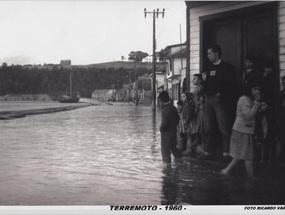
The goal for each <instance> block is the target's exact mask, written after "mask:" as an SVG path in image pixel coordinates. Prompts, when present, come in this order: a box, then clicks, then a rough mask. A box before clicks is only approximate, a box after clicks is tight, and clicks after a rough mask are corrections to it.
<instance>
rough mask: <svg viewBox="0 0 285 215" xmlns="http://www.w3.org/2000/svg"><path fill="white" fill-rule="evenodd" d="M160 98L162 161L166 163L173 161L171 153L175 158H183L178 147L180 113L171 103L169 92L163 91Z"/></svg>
mask: <svg viewBox="0 0 285 215" xmlns="http://www.w3.org/2000/svg"><path fill="white" fill-rule="evenodd" d="M158 99H159V100H160V104H161V125H160V128H159V129H160V133H161V154H162V161H163V162H164V163H166V164H170V163H171V153H172V155H173V156H174V158H175V159H180V158H181V152H179V150H178V149H177V125H178V123H179V114H178V112H177V109H176V107H174V106H173V105H172V104H171V103H170V99H169V94H168V92H166V91H162V92H161V93H160V94H159V96H158Z"/></svg>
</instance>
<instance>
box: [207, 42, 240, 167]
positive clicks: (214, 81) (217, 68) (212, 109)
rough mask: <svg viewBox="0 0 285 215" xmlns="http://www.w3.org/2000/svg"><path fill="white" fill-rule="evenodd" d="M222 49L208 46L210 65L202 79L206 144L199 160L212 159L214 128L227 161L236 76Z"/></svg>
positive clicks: (214, 148) (228, 158)
mask: <svg viewBox="0 0 285 215" xmlns="http://www.w3.org/2000/svg"><path fill="white" fill-rule="evenodd" d="M221 55H222V50H221V47H220V46H219V45H213V46H211V47H210V48H208V49H207V56H208V59H209V61H210V66H209V67H208V69H207V70H206V74H205V75H204V77H203V79H204V81H203V86H204V91H205V99H206V101H205V114H206V136H207V137H206V146H205V155H204V157H203V158H202V159H204V160H213V159H215V150H216V147H217V146H216V142H215V139H217V138H216V136H217V134H216V128H217V127H218V129H219V131H220V132H221V134H222V143H223V161H225V162H228V161H229V160H230V157H229V142H230V132H231V120H230V113H232V112H234V111H232V109H233V108H235V107H234V105H233V104H234V100H233V98H235V93H233V92H235V87H234V86H235V78H234V77H235V75H234V67H233V66H232V65H231V64H229V63H227V62H225V61H223V60H222V59H221Z"/></svg>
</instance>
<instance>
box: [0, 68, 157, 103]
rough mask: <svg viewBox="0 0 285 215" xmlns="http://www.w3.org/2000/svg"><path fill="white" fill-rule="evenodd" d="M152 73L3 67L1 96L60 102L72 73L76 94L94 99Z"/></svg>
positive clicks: (118, 70) (120, 70)
mask: <svg viewBox="0 0 285 215" xmlns="http://www.w3.org/2000/svg"><path fill="white" fill-rule="evenodd" d="M151 72H152V71H151V69H147V68H143V67H139V68H137V69H136V74H135V72H134V69H129V68H124V67H119V68H115V67H113V68H112V67H110V68H96V67H84V66H82V67H79V66H76V67H74V66H72V67H71V68H64V67H61V66H53V67H52V68H45V67H44V66H43V67H37V66H34V67H25V66H20V65H16V66H7V65H6V64H3V65H2V67H0V96H2V95H7V94H48V95H49V96H50V97H51V98H52V99H54V100H56V99H58V98H59V97H60V96H62V95H65V94H69V88H70V81H69V78H70V73H71V74H72V91H73V92H74V93H77V92H78V93H79V94H80V95H81V96H82V97H87V98H90V97H91V94H92V92H93V91H94V90H95V89H120V88H122V87H123V84H128V83H129V82H134V81H135V77H139V76H142V75H144V74H150V73H151Z"/></svg>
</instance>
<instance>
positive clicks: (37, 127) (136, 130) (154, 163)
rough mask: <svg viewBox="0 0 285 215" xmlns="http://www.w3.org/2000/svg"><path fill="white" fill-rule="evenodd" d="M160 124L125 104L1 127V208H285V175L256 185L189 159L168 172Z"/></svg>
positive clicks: (262, 173) (274, 173) (240, 174)
mask: <svg viewBox="0 0 285 215" xmlns="http://www.w3.org/2000/svg"><path fill="white" fill-rule="evenodd" d="M17 105H19V106H21V107H23V106H25V107H28V106H29V105H31V106H33V107H35V106H36V105H35V104H31V103H28V104H13V105H11V106H12V107H13V109H14V110H17V108H19V107H17ZM39 105H41V104H39ZM53 105H54V104H48V103H46V104H44V106H45V107H46V108H49V107H54V106H53ZM0 108H1V104H0ZM159 124H160V113H159V111H158V112H157V113H156V114H153V112H152V111H151V108H148V107H136V106H134V105H132V104H121V103H117V104H114V105H108V106H90V107H85V108H80V109H76V110H70V111H64V112H57V113H51V114H41V115H31V116H26V117H25V118H19V119H13V120H2V121H0V130H1V137H0V145H1V150H0V163H1V167H0V205H126V204H132V205H141V204H149V205H160V204H186V205H250V204H255V205H256V204H262V205H263V204H274V205H276V204H284V199H285V198H284V197H285V195H284V192H285V186H284V181H285V180H284V179H285V174H284V167H279V166H276V165H273V164H267V165H262V166H260V165H258V166H256V169H255V171H256V172H257V175H258V179H256V180H248V179H247V178H246V177H245V170H244V167H243V166H242V165H240V166H238V168H237V171H236V172H235V173H234V174H235V177H233V176H232V177H224V176H220V175H219V171H220V170H221V169H222V168H223V167H224V166H225V165H226V164H223V163H219V162H206V161H198V160H195V159H190V158H189V157H186V158H184V162H183V163H182V164H180V163H178V164H175V163H173V164H172V165H171V167H165V166H164V165H163V164H162V161H161V154H160V133H159V129H158V127H159Z"/></svg>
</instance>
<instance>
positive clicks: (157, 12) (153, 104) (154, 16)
mask: <svg viewBox="0 0 285 215" xmlns="http://www.w3.org/2000/svg"><path fill="white" fill-rule="evenodd" d="M164 13H165V9H163V10H162V12H160V11H159V9H157V10H156V11H155V10H153V11H146V8H145V9H144V17H145V18H146V15H147V14H151V15H152V18H153V46H152V50H153V52H152V64H153V65H152V67H153V68H152V70H153V71H152V110H153V111H156V73H155V71H156V53H155V49H156V39H155V19H156V18H158V17H159V14H161V15H162V18H164Z"/></svg>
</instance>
